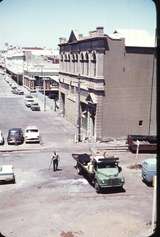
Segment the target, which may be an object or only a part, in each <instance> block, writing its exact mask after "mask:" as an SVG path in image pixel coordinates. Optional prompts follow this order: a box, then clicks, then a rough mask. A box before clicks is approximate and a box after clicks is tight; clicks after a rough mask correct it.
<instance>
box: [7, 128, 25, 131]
mask: <svg viewBox="0 0 160 237" xmlns="http://www.w3.org/2000/svg"><path fill="white" fill-rule="evenodd" d="M20 130H22V128H10V129H9V131H20Z"/></svg>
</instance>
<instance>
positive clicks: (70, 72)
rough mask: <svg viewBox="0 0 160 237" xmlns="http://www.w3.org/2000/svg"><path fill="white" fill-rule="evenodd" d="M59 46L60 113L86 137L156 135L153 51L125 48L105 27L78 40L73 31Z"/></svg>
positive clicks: (119, 39)
mask: <svg viewBox="0 0 160 237" xmlns="http://www.w3.org/2000/svg"><path fill="white" fill-rule="evenodd" d="M59 47H60V72H59V74H60V80H59V100H60V109H61V111H62V113H63V116H64V117H65V118H66V119H67V120H68V121H70V122H71V123H73V124H74V125H75V127H79V126H80V127H81V137H82V139H85V138H87V139H93V138H94V139H95V140H100V141H103V140H106V139H108V138H109V137H114V138H115V137H116V138H117V137H124V136H127V135H128V134H131V133H132V134H154V133H155V129H156V128H155V126H156V122H155V118H156V109H155V101H156V95H155V91H156V85H155V75H154V73H153V72H154V67H155V66H154V65H155V64H154V47H142V46H141V47H135V46H127V45H125V39H124V38H121V37H110V36H108V35H106V34H104V32H103V27H97V28H96V30H95V31H91V32H89V36H88V37H83V36H82V35H79V37H78V39H77V38H76V36H75V34H74V32H73V31H72V32H71V34H70V37H69V40H68V41H66V39H64V38H60V44H59ZM76 131H77V133H78V129H77V130H76ZM77 133H76V136H78V134H77Z"/></svg>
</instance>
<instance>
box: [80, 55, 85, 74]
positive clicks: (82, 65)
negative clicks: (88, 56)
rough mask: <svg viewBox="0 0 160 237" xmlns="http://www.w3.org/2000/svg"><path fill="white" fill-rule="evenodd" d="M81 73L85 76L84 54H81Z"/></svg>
mask: <svg viewBox="0 0 160 237" xmlns="http://www.w3.org/2000/svg"><path fill="white" fill-rule="evenodd" d="M80 62H81V73H82V74H84V57H83V53H81V60H80Z"/></svg>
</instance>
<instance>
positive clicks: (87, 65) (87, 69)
mask: <svg viewBox="0 0 160 237" xmlns="http://www.w3.org/2000/svg"><path fill="white" fill-rule="evenodd" d="M86 74H87V75H88V74H89V59H88V53H86Z"/></svg>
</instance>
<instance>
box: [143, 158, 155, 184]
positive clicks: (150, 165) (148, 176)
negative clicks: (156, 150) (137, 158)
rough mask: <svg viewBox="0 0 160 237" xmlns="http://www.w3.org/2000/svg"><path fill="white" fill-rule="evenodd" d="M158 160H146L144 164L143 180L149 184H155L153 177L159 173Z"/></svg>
mask: <svg viewBox="0 0 160 237" xmlns="http://www.w3.org/2000/svg"><path fill="white" fill-rule="evenodd" d="M156 161H157V160H156V158H153V159H146V160H144V161H143V162H142V179H143V181H145V182H146V183H148V184H152V183H153V176H155V175H156V173H157V162H156Z"/></svg>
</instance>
